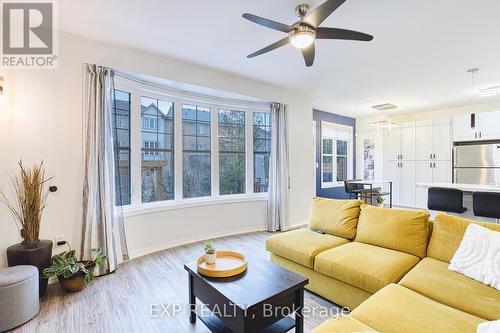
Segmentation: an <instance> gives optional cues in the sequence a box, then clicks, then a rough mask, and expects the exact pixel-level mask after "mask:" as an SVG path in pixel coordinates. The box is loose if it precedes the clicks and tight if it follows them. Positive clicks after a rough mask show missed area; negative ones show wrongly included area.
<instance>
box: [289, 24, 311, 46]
mask: <svg viewBox="0 0 500 333" xmlns="http://www.w3.org/2000/svg"><path fill="white" fill-rule="evenodd" d="M288 38H289V39H290V44H292V45H293V46H295V47H296V48H298V49H303V48H306V47H308V46H310V45H311V44H312V43H314V39H315V38H316V32H315V31H314V29H312V28H310V27H307V26H300V27H298V28H297V29H293V30H292V31H291V32H290V35H289V36H288Z"/></svg>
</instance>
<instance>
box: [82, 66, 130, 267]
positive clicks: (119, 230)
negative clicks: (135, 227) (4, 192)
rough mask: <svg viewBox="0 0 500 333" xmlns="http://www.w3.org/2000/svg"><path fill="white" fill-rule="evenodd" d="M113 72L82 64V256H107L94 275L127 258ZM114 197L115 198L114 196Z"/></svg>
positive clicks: (87, 257) (84, 257) (85, 257)
mask: <svg viewBox="0 0 500 333" xmlns="http://www.w3.org/2000/svg"><path fill="white" fill-rule="evenodd" d="M113 80H114V73H113V71H112V70H111V69H109V68H105V67H101V66H97V65H89V64H85V66H84V88H85V91H84V103H85V104H84V183H83V220H82V243H81V256H82V259H84V260H85V259H90V258H92V255H93V253H92V252H93V250H94V249H99V250H100V251H101V253H102V254H104V255H106V256H107V260H106V264H105V265H103V266H102V267H97V268H96V271H95V274H96V275H103V274H106V273H110V272H113V271H114V270H115V269H116V267H117V265H118V264H119V263H120V262H122V261H124V260H127V259H128V251H127V242H126V239H125V229H124V224H123V211H122V209H121V198H120V197H119V196H120V195H119V193H120V191H117V192H115V184H118V186H119V184H120V183H121V182H120V179H119V177H120V176H119V174H120V173H119V172H118V158H117V156H116V155H115V154H117V152H118V150H117V149H115V147H114V144H116V142H118V140H116V138H114V137H113V135H114V133H113V123H114V122H113V117H115V112H114V98H113V96H114V83H113ZM117 196H118V197H117Z"/></svg>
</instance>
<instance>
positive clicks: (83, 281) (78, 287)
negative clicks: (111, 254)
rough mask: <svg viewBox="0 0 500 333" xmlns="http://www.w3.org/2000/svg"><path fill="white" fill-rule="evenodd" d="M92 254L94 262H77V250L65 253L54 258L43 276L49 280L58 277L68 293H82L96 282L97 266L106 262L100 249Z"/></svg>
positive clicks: (94, 250)
mask: <svg viewBox="0 0 500 333" xmlns="http://www.w3.org/2000/svg"><path fill="white" fill-rule="evenodd" d="M92 253H93V257H92V260H77V258H76V255H75V250H71V249H70V250H69V251H64V252H62V253H60V254H57V255H55V256H53V257H52V265H51V266H50V267H49V268H46V269H44V270H43V274H44V275H45V276H46V277H47V278H50V277H53V276H54V277H57V279H58V280H59V283H60V284H61V286H62V287H63V289H64V290H66V291H67V292H70V293H74V292H79V291H82V290H83V289H85V288H86V287H87V285H88V284H89V283H90V282H92V280H94V269H95V268H96V266H97V265H102V264H103V263H104V261H105V260H106V256H104V255H102V254H101V251H100V250H99V249H93V250H92Z"/></svg>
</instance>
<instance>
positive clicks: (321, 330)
mask: <svg viewBox="0 0 500 333" xmlns="http://www.w3.org/2000/svg"><path fill="white" fill-rule="evenodd" d="M333 332H335V333H352V332H375V330H374V329H373V328H371V327H368V326H366V325H365V324H363V323H362V322H360V321H359V320H356V319H354V318H352V317H350V316H344V315H340V316H339V317H338V318H332V319H328V320H327V321H325V322H324V323H323V324H321V325H319V326H318V327H316V328H315V329H314V330H312V332H311V333H333Z"/></svg>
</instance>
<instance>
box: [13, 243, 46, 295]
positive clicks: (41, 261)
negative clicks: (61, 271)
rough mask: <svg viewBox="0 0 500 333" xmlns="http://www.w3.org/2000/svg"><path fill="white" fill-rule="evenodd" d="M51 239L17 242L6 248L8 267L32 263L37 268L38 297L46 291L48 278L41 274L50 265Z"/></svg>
mask: <svg viewBox="0 0 500 333" xmlns="http://www.w3.org/2000/svg"><path fill="white" fill-rule="evenodd" d="M51 259H52V241H50V240H46V239H43V240H39V241H37V242H32V243H18V244H15V245H12V246H9V247H8V248H7V262H8V264H9V267H12V266H19V265H32V266H35V267H36V268H38V273H39V275H38V276H39V287H40V289H39V292H40V297H42V296H43V295H45V293H46V292H47V284H48V282H49V279H48V278H46V277H45V276H44V275H43V273H42V272H43V269H44V268H48V267H50V265H51Z"/></svg>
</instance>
